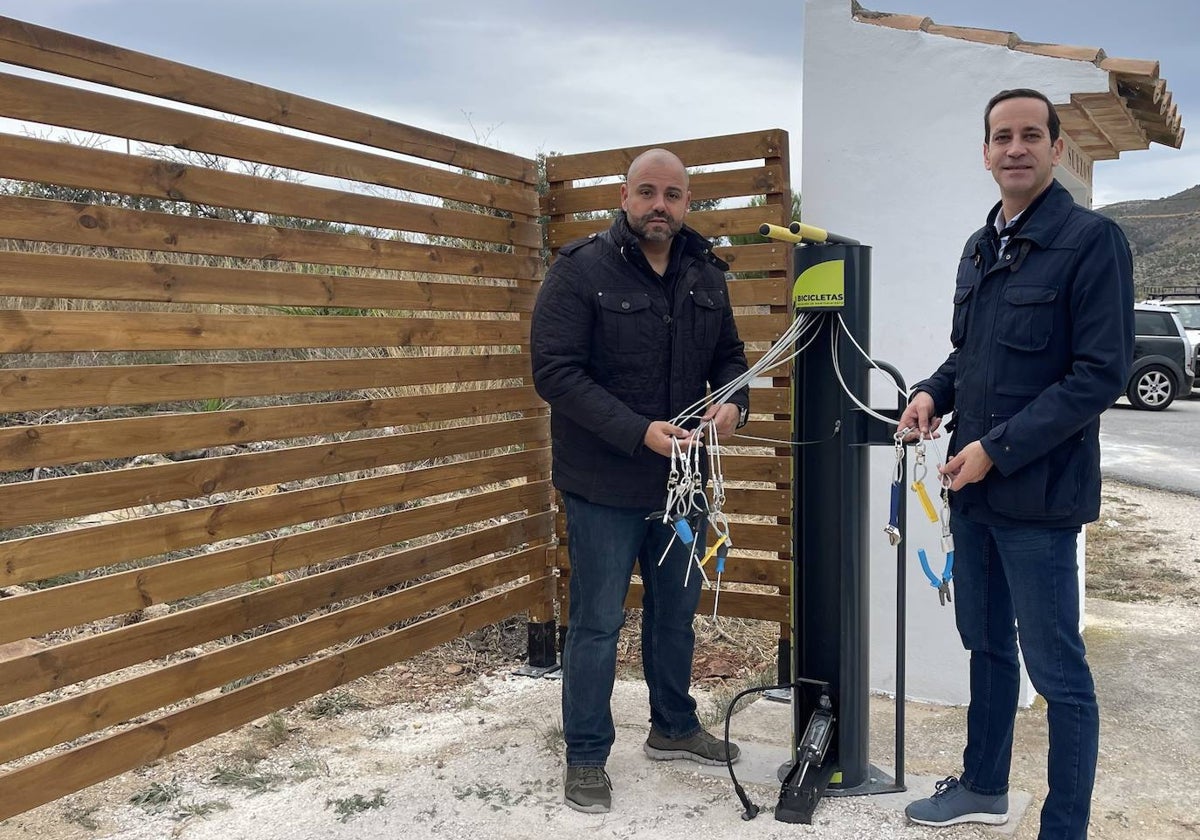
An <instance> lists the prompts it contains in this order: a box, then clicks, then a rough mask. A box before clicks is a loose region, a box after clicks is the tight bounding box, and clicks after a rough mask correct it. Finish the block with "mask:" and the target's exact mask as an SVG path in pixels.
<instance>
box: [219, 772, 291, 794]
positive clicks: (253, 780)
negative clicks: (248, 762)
mask: <svg viewBox="0 0 1200 840" xmlns="http://www.w3.org/2000/svg"><path fill="white" fill-rule="evenodd" d="M208 780H209V781H210V782H211V783H212V784H214V785H220V786H221V787H232V788H241V789H242V790H247V791H249V792H250V794H251V795H257V794H260V793H266V792H267V791H269V790H275V788H276V786H277V785H278V783H279V782H281V781H283V777H282V776H280V775H279V774H278V773H265V772H259V771H256V770H252V769H249V768H244V767H225V766H219V767H217V770H216V772H215V773H213V774H212V775H211V776H209V777H208Z"/></svg>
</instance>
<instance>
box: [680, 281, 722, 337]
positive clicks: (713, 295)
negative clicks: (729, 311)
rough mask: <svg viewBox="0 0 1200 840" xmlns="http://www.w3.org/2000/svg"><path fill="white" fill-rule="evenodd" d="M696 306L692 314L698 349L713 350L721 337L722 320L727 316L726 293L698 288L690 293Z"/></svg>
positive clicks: (719, 290)
mask: <svg viewBox="0 0 1200 840" xmlns="http://www.w3.org/2000/svg"><path fill="white" fill-rule="evenodd" d="M689 297H690V298H691V299H692V303H693V304H695V306H694V307H693V310H694V311H693V312H692V335H693V337H694V340H695V342H696V345H697V346H698V347H703V348H712V347H715V346H716V344H717V339H718V337H720V335H721V318H722V317H724V314H725V306H726V304H725V293H724V292H723V291H722V290H721V289H706V288H696V289H692V291H691V292H690V293H689Z"/></svg>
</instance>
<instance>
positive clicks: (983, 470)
mask: <svg viewBox="0 0 1200 840" xmlns="http://www.w3.org/2000/svg"><path fill="white" fill-rule="evenodd" d="M991 468H992V456H990V455H988V454H987V450H985V449H984V448H983V444H982V443H980V442H979V441H973V442H972V443H968V444H967V445H966V446H964V447H963V449H962V451H961V452H959V453H958V454H957V455H955V456H954V457H953V458H951V459H950V460H949V461H947V462H946V463H944V464H942V465H941V466H940V467H938V472H940V473H941V474H942V475H943V476H945V477H947V478H949V479H950V480H951V481H950V489H951V490H961V489H962V488H963V487H964V486H966V485H968V484H974V483H975V482H976V481H982V480H983V477H984V476H985V475H987V474H988V470H990V469H991Z"/></svg>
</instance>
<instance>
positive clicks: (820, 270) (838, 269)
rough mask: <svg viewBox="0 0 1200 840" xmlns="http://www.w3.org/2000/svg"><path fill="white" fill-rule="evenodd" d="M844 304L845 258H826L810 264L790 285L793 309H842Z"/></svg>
mask: <svg viewBox="0 0 1200 840" xmlns="http://www.w3.org/2000/svg"><path fill="white" fill-rule="evenodd" d="M845 305H846V261H845V260H827V261H826V262H821V263H817V264H816V265H814V266H810V267H808V268H806V269H805V270H804V271H803V273H801V275H800V276H799V277H797V278H796V282H795V283H794V284H793V285H792V307H793V308H795V309H842V308H843V307H845Z"/></svg>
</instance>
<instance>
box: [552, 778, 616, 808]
mask: <svg viewBox="0 0 1200 840" xmlns="http://www.w3.org/2000/svg"><path fill="white" fill-rule="evenodd" d="M563 802H565V803H566V804H567V807H568V808H574V809H575V810H576V811H582V812H583V813H585V814H607V813H608V812H609V810H610V809H611V808H612V779H610V778H608V773H606V772H604V768H603V767H568V768H567V772H566V774H565V775H564V776H563Z"/></svg>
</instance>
